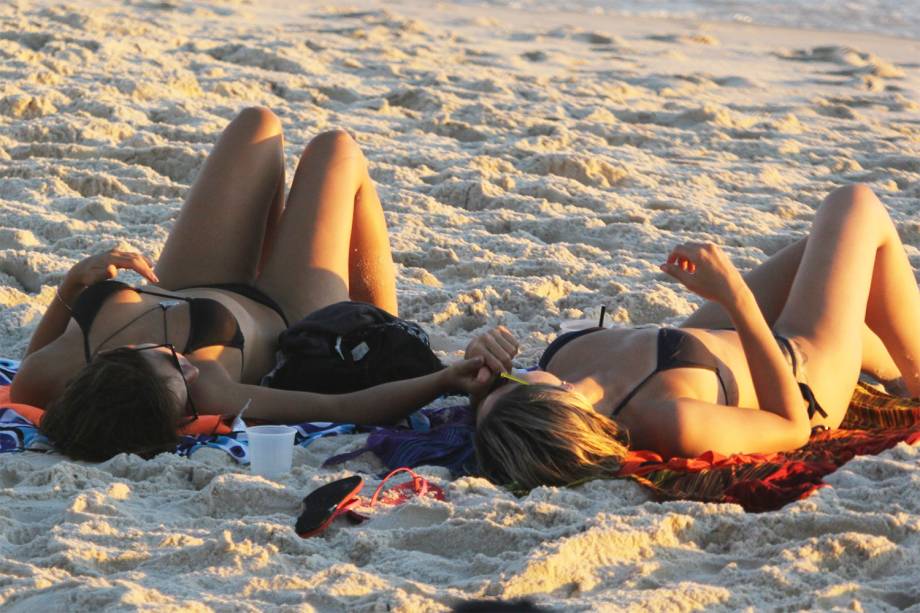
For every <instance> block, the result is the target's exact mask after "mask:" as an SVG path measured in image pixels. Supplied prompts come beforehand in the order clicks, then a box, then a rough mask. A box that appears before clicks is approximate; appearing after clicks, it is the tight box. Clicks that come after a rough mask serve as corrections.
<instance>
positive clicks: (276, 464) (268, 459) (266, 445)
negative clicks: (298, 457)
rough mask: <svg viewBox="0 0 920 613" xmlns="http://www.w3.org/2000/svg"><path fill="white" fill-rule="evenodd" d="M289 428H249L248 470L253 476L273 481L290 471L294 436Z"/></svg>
mask: <svg viewBox="0 0 920 613" xmlns="http://www.w3.org/2000/svg"><path fill="white" fill-rule="evenodd" d="M296 432H297V430H295V429H294V428H292V427H290V426H250V427H248V428H246V435H247V436H248V437H249V469H250V470H251V471H252V473H253V474H255V475H262V476H263V477H266V478H268V479H274V478H276V477H280V476H282V475H285V474H287V473H288V472H290V470H291V462H292V461H293V459H294V434H295V433H296Z"/></svg>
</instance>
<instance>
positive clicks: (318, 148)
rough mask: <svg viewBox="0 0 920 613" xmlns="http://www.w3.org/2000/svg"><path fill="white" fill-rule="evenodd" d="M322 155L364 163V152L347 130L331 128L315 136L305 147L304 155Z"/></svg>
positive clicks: (326, 157)
mask: <svg viewBox="0 0 920 613" xmlns="http://www.w3.org/2000/svg"><path fill="white" fill-rule="evenodd" d="M308 155H310V156H322V157H323V158H325V159H333V158H335V159H341V160H345V159H350V160H354V161H356V162H358V163H361V164H363V163H364V154H363V153H362V151H361V147H359V146H358V143H356V142H355V139H354V138H352V137H351V135H350V134H349V133H348V132H346V131H345V130H341V129H337V130H329V131H328V132H322V133H320V134H318V135H317V136H315V137H314V138H313V140H311V141H310V143H309V144H308V145H307V147H306V149H304V156H308Z"/></svg>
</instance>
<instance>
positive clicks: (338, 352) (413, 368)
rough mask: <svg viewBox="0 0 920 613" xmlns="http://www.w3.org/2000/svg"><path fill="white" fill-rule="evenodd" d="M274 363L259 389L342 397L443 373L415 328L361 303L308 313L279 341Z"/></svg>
mask: <svg viewBox="0 0 920 613" xmlns="http://www.w3.org/2000/svg"><path fill="white" fill-rule="evenodd" d="M278 345H279V349H278V362H277V365H276V366H275V368H274V370H272V371H271V372H270V373H268V374H267V375H265V377H264V378H263V379H262V385H267V386H268V387H274V388H278V389H287V390H298V391H305V392H318V393H323V394H344V393H346V392H353V391H356V390H361V389H365V388H368V387H373V386H375V385H380V384H381V383H387V382H389V381H398V380H400V379H409V378H412V377H420V376H422V375H427V374H430V373H433V372H436V371H438V370H441V369H442V368H444V365H443V364H442V363H441V361H440V360H439V359H438V358H437V356H435V355H434V353H432V351H431V346H430V345H429V342H428V335H427V334H426V333H425V331H424V330H423V329H422V328H421V326H419V325H418V324H416V323H413V322H411V321H406V320H404V319H400V318H398V317H394V316H393V315H390V314H389V313H387V312H386V311H384V310H382V309H379V308H377V307H375V306H374V305H372V304H366V303H364V302H338V303H336V304H331V305H329V306H327V307H324V308H322V309H319V310H318V311H314V312H313V313H310V314H309V315H307V316H306V317H305V318H303V319H302V320H300V321H299V322H297V323H296V324H294V325H293V326H291V327H290V328H288V329H287V330H285V331H284V332H282V333H281V336H279V337H278Z"/></svg>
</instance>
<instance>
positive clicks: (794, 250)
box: [680, 238, 807, 329]
mask: <svg viewBox="0 0 920 613" xmlns="http://www.w3.org/2000/svg"><path fill="white" fill-rule="evenodd" d="M806 241H807V239H804V238H803V239H801V240H798V241H796V242H794V243H792V244H790V245H786V246H785V247H783V248H782V249H780V250H779V251H777V252H776V253H774V254H773V255H772V256H770V258H769V259H767V260H766V261H765V262H763V263H761V264H759V265H758V266H756V267H755V268H754V269H753V270H751V271H750V272H748V273H747V274H746V275H744V280H745V282H746V283H747V284H748V287H750V288H751V291H752V292H753V293H754V298H755V299H756V300H757V304H758V306H759V307H760V310H761V312H762V313H763V316H764V319H766V320H767V323H768V324H770V325H771V326H772V325H773V324H774V322H776V319H777V318H778V317H779V314H780V312H782V310H783V307H784V306H785V305H786V298H787V297H788V296H789V289H790V288H791V287H792V281H793V280H794V279H795V273H796V272H797V271H798V269H799V262H801V261H802V254H803V253H804V252H805V244H806ZM680 327H681V328H710V329H719V328H732V327H733V324H732V320H731V319H730V318H729V316H728V313H726V312H725V309H723V308H722V307H721V306H720V305H719V304H717V303H715V302H713V301H711V300H707V301H706V302H705V303H703V305H702V306H701V307H700V308H698V309H697V310H696V312H695V313H693V314H692V315H690V317H688V318H687V319H686V320H685V321H684V322H683V323H681V324H680Z"/></svg>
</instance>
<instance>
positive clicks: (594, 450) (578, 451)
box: [475, 383, 629, 488]
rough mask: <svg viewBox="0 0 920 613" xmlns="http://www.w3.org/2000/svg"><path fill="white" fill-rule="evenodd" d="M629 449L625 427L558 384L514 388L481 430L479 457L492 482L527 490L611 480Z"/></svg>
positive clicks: (500, 399) (504, 395) (478, 434)
mask: <svg viewBox="0 0 920 613" xmlns="http://www.w3.org/2000/svg"><path fill="white" fill-rule="evenodd" d="M628 445H629V437H628V434H627V432H626V430H625V429H624V428H622V427H621V426H620V425H619V424H618V423H617V422H615V421H613V420H612V419H610V418H608V417H605V416H604V415H601V414H600V413H598V412H597V411H595V410H594V408H593V407H592V406H591V404H590V403H589V402H588V401H587V400H585V398H584V397H583V396H582V395H581V394H579V393H577V392H573V391H570V390H568V389H565V388H563V387H561V386H558V385H547V384H540V383H538V384H531V385H515V386H514V387H513V388H512V389H509V390H508V391H505V392H504V393H502V394H501V396H500V397H498V398H495V399H494V401H492V402H491V406H490V408H489V410H488V412H487V413H486V414H485V415H484V416H483V417H482V419H480V420H479V421H478V423H477V426H476V436H475V446H476V457H477V460H478V461H479V467H480V470H481V471H482V473H483V476H485V477H486V478H487V479H489V480H490V481H492V482H493V483H497V484H499V485H507V484H510V483H515V484H517V485H520V486H523V487H525V488H534V487H537V486H539V485H566V484H568V483H572V482H575V481H578V480H581V479H586V478H593V477H600V476H611V475H613V474H614V473H615V472H616V471H617V470H618V469H619V467H620V465H621V464H622V460H623V458H624V457H625V456H626V453H627V451H628Z"/></svg>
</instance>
